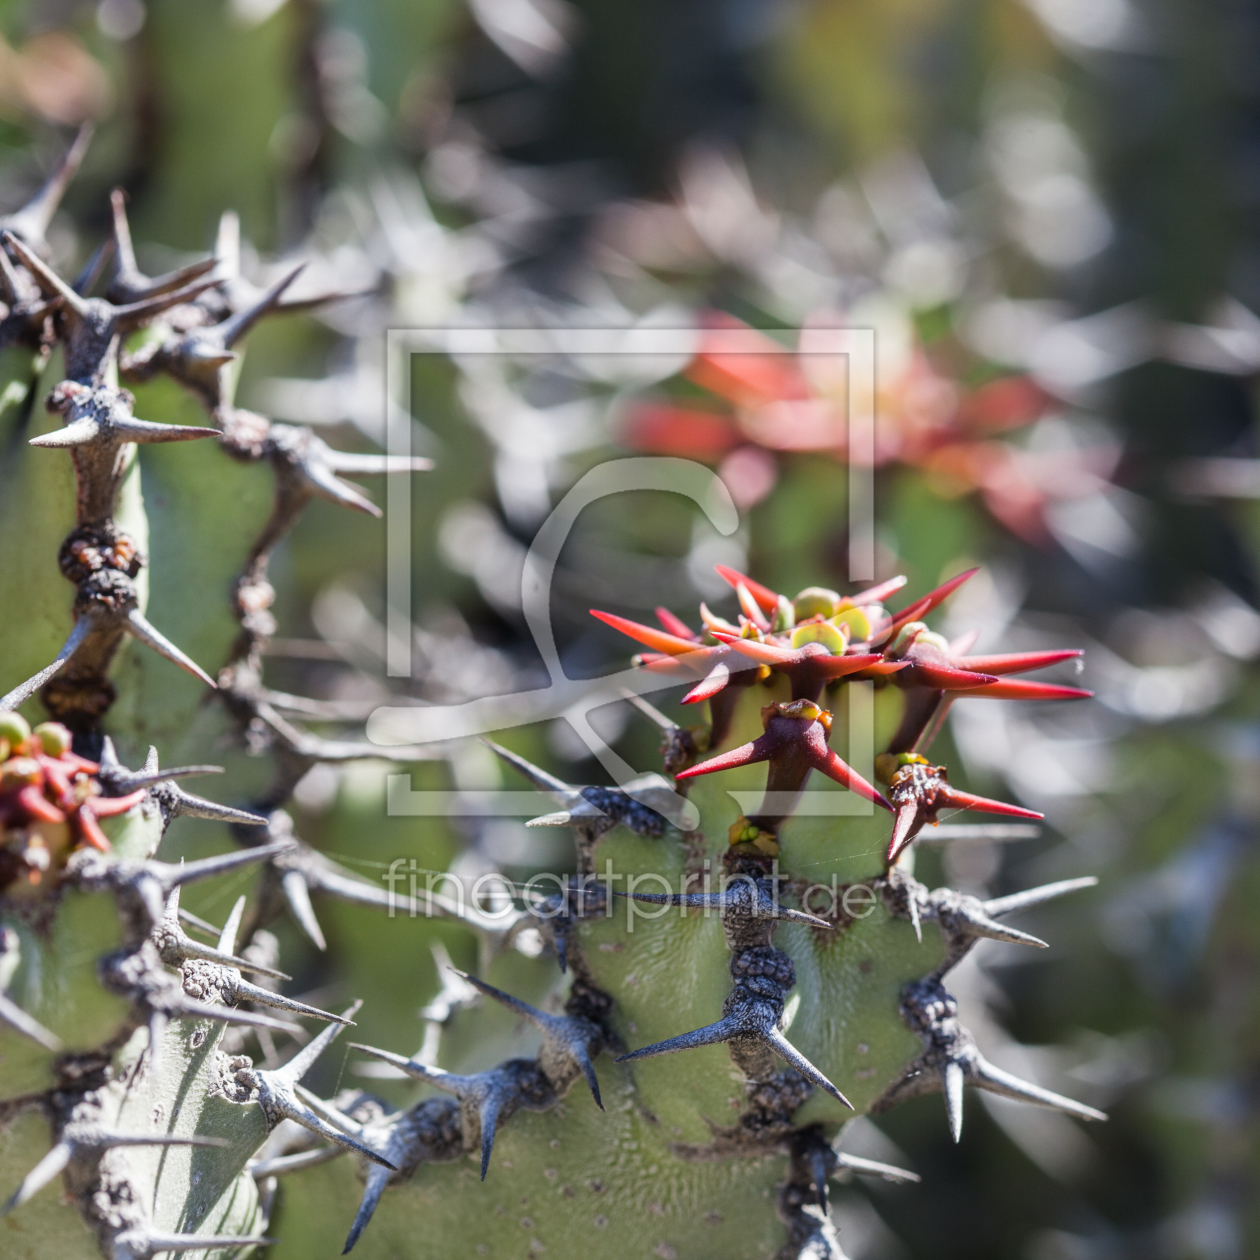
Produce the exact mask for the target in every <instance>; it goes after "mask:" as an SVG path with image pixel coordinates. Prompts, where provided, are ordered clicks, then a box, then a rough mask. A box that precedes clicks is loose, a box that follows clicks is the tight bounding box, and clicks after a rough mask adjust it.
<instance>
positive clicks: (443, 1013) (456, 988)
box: [420, 940, 477, 1024]
mask: <svg viewBox="0 0 1260 1260" xmlns="http://www.w3.org/2000/svg"><path fill="white" fill-rule="evenodd" d="M429 952H430V953H431V954H432V955H433V964H434V966H435V967H436V968H437V973H438V979H439V980H440V981H441V984H442V987H441V989H439V990H438V993H437V996H436V997H435V998H434V999H433V1000H432V1001H431V1002H430V1003H429V1004H428V1005H427V1006H425V1007H424V1008H423V1009H422V1010H421V1012H420V1018H421V1019H423V1020H427V1021H428V1022H430V1023H434V1024H444V1023H446V1021H447V1020H448V1019H450V1017H451V1016H452V1015H453V1014H454V1013H455V1012H456V1011H458V1010H462V1009H463V1008H464V1007H466V1006H467V1005H468V1004H469V1003H470V1002H471V1001H473V999H474V998H476V996H477V990H476V989H475V988H474V987H473V985H471V984H469V982H468V980H467V979H466V977H465V976H464V973H463V972H462V971H457V970H456V968H455V966H454V965H453V964H452V962H451V956H450V954H448V953H447V952H446V946H445V945H444V944H443V943H442V941H440V940H436V941H434V942H433V944H432V945H430V946H429Z"/></svg>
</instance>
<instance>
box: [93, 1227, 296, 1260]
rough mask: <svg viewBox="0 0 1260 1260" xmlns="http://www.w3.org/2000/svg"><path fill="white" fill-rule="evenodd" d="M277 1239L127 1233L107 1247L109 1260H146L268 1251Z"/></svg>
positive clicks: (228, 1235)
mask: <svg viewBox="0 0 1260 1260" xmlns="http://www.w3.org/2000/svg"><path fill="white" fill-rule="evenodd" d="M275 1241H276V1239H274V1238H262V1237H258V1236H255V1235H252V1234H158V1233H154V1232H151V1231H150V1230H147V1229H129V1230H126V1231H125V1232H124V1233H121V1234H115V1235H114V1237H113V1239H112V1240H111V1242H110V1243H109V1248H110V1251H111V1252H112V1257H111V1260H149V1258H150V1257H151V1256H156V1255H158V1254H159V1253H161V1252H163V1251H217V1250H219V1249H221V1248H231V1249H233V1250H235V1249H236V1248H239V1247H270V1246H271V1245H272V1244H273V1243H274V1242H275Z"/></svg>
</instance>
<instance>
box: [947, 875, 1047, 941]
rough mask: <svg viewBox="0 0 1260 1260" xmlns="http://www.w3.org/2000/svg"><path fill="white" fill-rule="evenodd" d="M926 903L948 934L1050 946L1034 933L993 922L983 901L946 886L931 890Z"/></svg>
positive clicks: (994, 920)
mask: <svg viewBox="0 0 1260 1260" xmlns="http://www.w3.org/2000/svg"><path fill="white" fill-rule="evenodd" d="M929 904H930V905H931V906H932V908H933V909H934V910H935V912H936V917H937V920H938V922H939V923H940V924H941V926H942V927H943V928H944V929H945V931H946V932H947V933H948V934H949V935H951V936H960V937H984V938H986V939H987V940H991V941H1005V942H1007V943H1008V944H1011V945H1032V946H1034V947H1035V948H1037V949H1049V948H1050V947H1049V946H1048V945H1047V944H1046V942H1045V941H1043V940H1042V939H1041V938H1040V937H1038V936H1031V935H1030V934H1029V933H1027V932H1020V931H1019V930H1018V929H1016V928H1009V927H1006V926H1004V925H1003V924H1001V923H999V922H997V920H996V919H994V918H992V917H991V916H990V915H989V914H988V913H986V909H985V903H984V902H982V901H980V900H979V899H978V898H976V897H972V896H969V895H967V894H966V893H957V892H954V891H953V889H950V888H937V889H935V890H934V891H933V892H932V894H931V897H930V899H929Z"/></svg>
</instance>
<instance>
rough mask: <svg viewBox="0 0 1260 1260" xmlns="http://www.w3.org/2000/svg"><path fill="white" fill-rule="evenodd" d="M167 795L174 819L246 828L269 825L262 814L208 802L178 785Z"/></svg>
mask: <svg viewBox="0 0 1260 1260" xmlns="http://www.w3.org/2000/svg"><path fill="white" fill-rule="evenodd" d="M165 795H166V797H167V798H168V808H169V810H170V814H171V817H172V818H183V817H188V818H207V819H210V820H211V821H213V822H226V823H235V824H240V825H242V826H245V827H265V826H266V825H267V820H266V818H264V817H263V816H262V815H261V814H254V813H251V812H250V811H249V810H247V809H237V808H236V806H234V805H224V804H221V803H220V802H219V801H211V800H207V799H206V797H204V796H196V795H194V794H193V793H192V792H185V791H184V789H183V788H182V787H180V786H179V785H178V784H176V783H172V784H171V785H170V787H169V788H168V789H167V792H166V794H165Z"/></svg>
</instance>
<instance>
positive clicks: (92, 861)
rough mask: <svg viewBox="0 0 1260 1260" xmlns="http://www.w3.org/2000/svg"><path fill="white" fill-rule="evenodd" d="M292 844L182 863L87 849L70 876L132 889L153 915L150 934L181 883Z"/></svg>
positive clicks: (97, 885) (114, 888) (90, 883)
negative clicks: (125, 856)
mask: <svg viewBox="0 0 1260 1260" xmlns="http://www.w3.org/2000/svg"><path fill="white" fill-rule="evenodd" d="M292 847H293V841H291V840H282V841H278V842H277V843H275V844H267V845H259V846H258V847H256V848H250V849H238V850H237V851H236V852H234V853H221V854H219V855H218V856H217V857H210V858H201V859H200V860H198V861H196V862H181V863H179V865H175V864H173V863H171V862H159V861H156V860H154V859H149V860H147V861H144V862H137V861H132V860H129V859H126V858H112V857H107V856H105V855H103V854H98V853H96V852H95V850H90V849H84V850H80V851H79V852H78V853H76V854H75V855H74V858H73V859H72V864H71V866H70V867H69V868H68V870H69V874H70V877H71V878H77V880H78V882H79V883H80V884H81V885H82V886H83V887H87V888H104V889H110V890H112V891H114V892H121V891H123V890H128V891H130V892H131V893H132V894H134V895H135V896H136V897H137V898H138V899H139V900H140V902H141V903H142V904H143V906H144V908H145V910H146V911H147V913H148V915H149V920H150V922H149V924H148V926H147V927H146V929H145V932H146V934H147V933H148V932H149V931H151V930H152V927H153V924H154V923H159V922H161V920H162V918H163V916H164V914H165V911H166V904H165V903H166V899H167V898H168V897H169V896H170V895H171V892H172V891H173V890H174V889H175V888H177V887H178V886H179V885H180V884H187V883H189V882H191V881H192V880H194V879H206V878H209V877H210V876H214V875H223V874H226V873H227V872H228V871H234V870H236V869H237V868H239V867H242V866H247V865H248V864H249V863H251V862H261V861H263V860H264V859H266V858H269V857H274V856H276V855H277V854H280V853H284V852H285V851H286V850H288V849H290V848H292Z"/></svg>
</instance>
